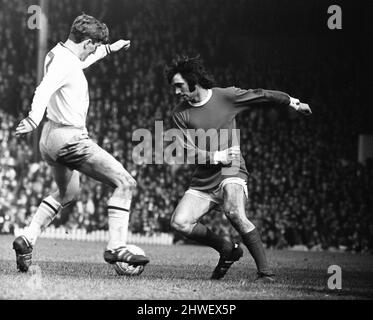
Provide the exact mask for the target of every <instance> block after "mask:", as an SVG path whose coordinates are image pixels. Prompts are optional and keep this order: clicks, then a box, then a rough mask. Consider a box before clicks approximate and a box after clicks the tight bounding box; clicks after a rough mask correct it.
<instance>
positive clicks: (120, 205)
mask: <svg viewBox="0 0 373 320" xmlns="http://www.w3.org/2000/svg"><path fill="white" fill-rule="evenodd" d="M130 207H131V200H128V199H122V198H110V199H109V201H108V214H109V219H108V220H109V243H108V245H107V249H109V250H111V249H115V248H118V247H122V246H125V245H126V244H127V233H128V221H129V217H130Z"/></svg>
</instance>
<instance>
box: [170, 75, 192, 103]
mask: <svg viewBox="0 0 373 320" xmlns="http://www.w3.org/2000/svg"><path fill="white" fill-rule="evenodd" d="M171 85H172V86H173V88H174V90H175V94H176V95H177V96H178V97H180V98H181V99H183V100H185V101H193V100H194V99H195V97H196V95H197V93H196V92H197V90H194V91H190V89H189V85H188V82H187V81H186V80H185V79H184V78H183V77H182V75H181V74H180V73H176V74H175V75H174V77H173V78H172V81H171Z"/></svg>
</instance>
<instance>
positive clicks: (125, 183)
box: [116, 173, 137, 191]
mask: <svg viewBox="0 0 373 320" xmlns="http://www.w3.org/2000/svg"><path fill="white" fill-rule="evenodd" d="M116 186H117V188H120V189H122V190H124V191H134V190H135V189H136V188H137V182H136V180H135V179H134V178H133V177H131V176H130V175H128V174H124V173H123V174H121V175H119V176H118V177H117V181H116Z"/></svg>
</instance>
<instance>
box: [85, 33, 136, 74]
mask: <svg viewBox="0 0 373 320" xmlns="http://www.w3.org/2000/svg"><path fill="white" fill-rule="evenodd" d="M130 45H131V41H130V40H123V39H121V40H118V41H116V42H114V43H112V44H102V45H100V46H98V47H97V49H96V51H95V53H92V54H91V55H89V56H88V57H87V59H85V60H84V61H82V69H85V68H88V67H89V66H90V65H91V64H93V63H95V62H96V61H98V60H100V59H102V58H104V57H106V56H107V55H108V54H110V53H112V52H117V51H119V50H121V49H124V50H128V48H129V47H130Z"/></svg>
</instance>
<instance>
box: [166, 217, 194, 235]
mask: <svg viewBox="0 0 373 320" xmlns="http://www.w3.org/2000/svg"><path fill="white" fill-rule="evenodd" d="M171 228H172V229H174V230H176V231H178V232H181V233H183V234H190V233H191V232H192V230H193V224H191V223H189V222H188V221H186V220H184V219H178V218H172V219H171Z"/></svg>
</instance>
